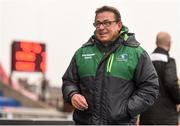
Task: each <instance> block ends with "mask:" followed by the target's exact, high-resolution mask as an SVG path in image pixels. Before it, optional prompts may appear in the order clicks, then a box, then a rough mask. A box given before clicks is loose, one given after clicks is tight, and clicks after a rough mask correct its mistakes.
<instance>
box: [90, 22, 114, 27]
mask: <svg viewBox="0 0 180 126" xmlns="http://www.w3.org/2000/svg"><path fill="white" fill-rule="evenodd" d="M114 22H117V21H103V22H95V23H93V25H94V27H95V28H99V27H100V26H101V25H103V26H104V27H109V26H110V25H111V24H112V23H114Z"/></svg>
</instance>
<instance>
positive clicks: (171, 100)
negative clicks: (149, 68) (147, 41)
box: [140, 32, 180, 125]
mask: <svg viewBox="0 0 180 126" xmlns="http://www.w3.org/2000/svg"><path fill="white" fill-rule="evenodd" d="M156 45H157V48H156V49H155V50H154V52H153V53H152V55H151V59H152V61H153V64H154V66H155V69H156V71H157V73H158V76H159V83H160V96H159V97H158V99H157V101H156V102H155V104H154V105H153V106H152V107H150V108H149V109H148V110H147V111H145V112H144V113H142V114H141V116H140V123H141V124H148V125H153V124H155V125H177V124H178V111H179V110H178V109H179V107H180V105H178V104H180V89H179V87H178V84H177V81H178V78H177V73H176V64H175V60H174V59H173V58H171V57H169V50H170V47H171V36H170V35H169V34H168V33H166V32H160V33H158V34H157V38H156ZM176 105H177V106H176ZM176 107H177V109H176Z"/></svg>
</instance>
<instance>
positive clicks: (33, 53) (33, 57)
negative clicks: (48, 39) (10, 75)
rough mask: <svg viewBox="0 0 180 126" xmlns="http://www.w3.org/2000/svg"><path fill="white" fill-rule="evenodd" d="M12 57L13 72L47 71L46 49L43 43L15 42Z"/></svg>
mask: <svg viewBox="0 0 180 126" xmlns="http://www.w3.org/2000/svg"><path fill="white" fill-rule="evenodd" d="M11 57H12V58H11V71H23V72H43V73H44V72H45V71H46V48H45V44H43V43H39V42H30V41H14V42H13V43H12V54H11Z"/></svg>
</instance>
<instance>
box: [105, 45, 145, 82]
mask: <svg viewBox="0 0 180 126" xmlns="http://www.w3.org/2000/svg"><path fill="white" fill-rule="evenodd" d="M142 53H143V49H142V48H141V47H137V48H134V47H129V46H122V47H120V48H118V50H117V51H116V52H115V53H114V59H113V62H112V68H111V71H108V70H106V71H108V72H107V73H106V76H113V77H118V78H122V79H125V80H131V79H133V75H134V71H135V69H136V66H137V63H138V59H139V57H140V56H141V54H142ZM106 69H107V68H106Z"/></svg>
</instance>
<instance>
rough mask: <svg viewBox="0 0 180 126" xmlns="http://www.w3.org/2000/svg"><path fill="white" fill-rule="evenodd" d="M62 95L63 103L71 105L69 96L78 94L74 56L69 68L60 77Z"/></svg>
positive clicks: (77, 78)
mask: <svg viewBox="0 0 180 126" xmlns="http://www.w3.org/2000/svg"><path fill="white" fill-rule="evenodd" d="M62 82H63V84H62V93H63V98H64V101H65V102H67V103H70V104H71V96H72V94H74V93H79V92H80V90H79V86H78V84H79V75H78V71H77V65H76V61H75V55H74V56H73V58H72V60H71V63H70V65H69V67H68V68H67V70H66V72H65V74H64V75H63V77H62Z"/></svg>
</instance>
